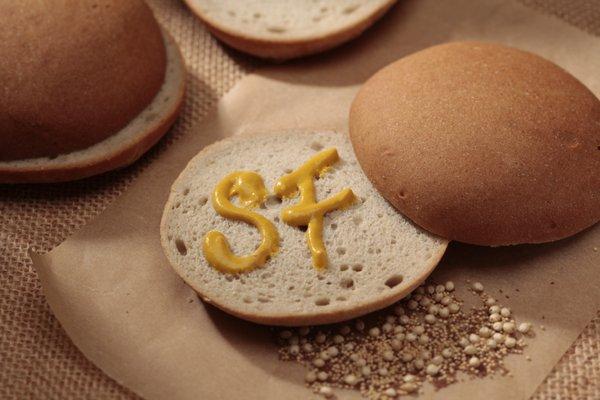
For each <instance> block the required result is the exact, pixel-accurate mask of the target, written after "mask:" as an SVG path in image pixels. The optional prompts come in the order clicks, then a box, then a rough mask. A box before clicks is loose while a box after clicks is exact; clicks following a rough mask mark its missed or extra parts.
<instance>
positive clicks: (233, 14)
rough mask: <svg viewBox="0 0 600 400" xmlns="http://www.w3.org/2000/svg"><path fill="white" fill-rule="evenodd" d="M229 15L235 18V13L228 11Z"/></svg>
mask: <svg viewBox="0 0 600 400" xmlns="http://www.w3.org/2000/svg"><path fill="white" fill-rule="evenodd" d="M227 14H229V16H230V17H235V11H233V10H229V11H227Z"/></svg>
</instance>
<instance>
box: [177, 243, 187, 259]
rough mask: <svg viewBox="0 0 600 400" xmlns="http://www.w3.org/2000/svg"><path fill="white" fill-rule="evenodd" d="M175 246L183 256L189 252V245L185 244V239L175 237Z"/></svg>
mask: <svg viewBox="0 0 600 400" xmlns="http://www.w3.org/2000/svg"><path fill="white" fill-rule="evenodd" d="M175 247H176V248H177V251H178V252H179V254H181V255H182V256H185V255H186V254H187V246H186V245H185V242H184V241H183V240H181V239H175Z"/></svg>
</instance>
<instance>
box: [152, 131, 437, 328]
mask: <svg viewBox="0 0 600 400" xmlns="http://www.w3.org/2000/svg"><path fill="white" fill-rule="evenodd" d="M287 134H297V132H293V133H287ZM268 135H272V134H266V135H265V134H253V135H244V136H242V137H240V136H234V137H229V138H226V139H223V140H220V141H218V142H215V143H213V144H211V145H209V146H206V147H204V148H203V149H202V150H201V151H200V152H199V153H198V154H197V155H196V156H195V157H194V158H192V159H191V160H190V161H189V162H188V164H187V165H186V167H185V168H184V170H185V169H187V168H188V167H189V166H190V165H192V164H194V163H195V160H196V159H197V158H203V157H206V156H207V155H210V154H213V153H218V152H221V151H224V150H225V149H227V148H229V147H231V146H232V145H233V144H235V143H238V142H247V141H249V140H250V139H251V138H252V137H264V136H268ZM272 136H279V135H272ZM183 182H184V177H183V174H182V175H180V176H179V177H178V178H177V179H176V180H175V182H174V183H173V185H172V188H171V191H170V194H169V198H168V200H167V202H166V204H165V207H164V212H163V215H162V218H161V223H160V233H161V235H160V236H161V245H162V247H163V251H164V253H165V255H166V256H167V259H169V261H170V264H171V267H172V268H173V269H174V270H175V272H177V274H178V275H180V276H181V277H182V279H184V280H185V281H186V283H187V284H188V285H190V286H191V287H192V289H194V291H196V292H197V293H198V295H199V296H200V298H201V299H202V300H203V301H204V302H206V303H208V304H211V305H213V306H215V307H217V308H219V309H221V310H222V311H225V312H227V313H228V314H231V315H234V316H236V317H238V318H241V319H244V320H247V321H251V322H255V323H259V324H265V325H277V326H308V325H321V324H330V323H336V322H341V321H346V320H349V319H352V318H356V317H359V316H362V315H365V314H368V313H370V312H373V311H376V310H380V309H382V308H385V307H387V306H390V305H392V304H394V303H395V302H397V301H399V300H400V299H402V298H404V297H405V296H407V295H408V294H409V293H410V292H412V291H413V290H414V289H416V288H417V287H418V286H419V285H420V284H421V283H423V282H424V281H425V280H426V279H427V277H428V276H429V275H430V274H431V273H432V272H433V270H434V269H435V267H436V266H437V264H438V263H439V262H440V260H441V259H442V257H443V255H444V253H445V251H446V249H447V246H448V242H443V243H442V244H441V245H439V246H438V247H437V249H436V251H435V252H434V253H433V254H432V256H431V257H430V258H429V260H428V261H429V262H428V263H427V264H424V265H423V266H422V268H421V271H420V272H421V273H420V275H419V276H417V277H415V278H413V280H412V281H411V283H410V285H408V286H405V287H395V288H391V289H389V290H387V291H386V293H385V294H379V293H378V294H374V295H373V297H372V298H371V299H370V301H365V302H362V303H360V304H356V305H354V306H353V307H351V308H346V309H344V310H341V311H340V310H339V309H338V310H331V311H319V312H314V313H310V312H306V311H305V312H303V313H302V314H298V313H289V312H287V313H286V312H279V313H275V312H261V313H256V312H249V311H246V310H243V309H240V308H233V307H231V306H230V305H229V304H228V303H226V302H224V301H219V300H218V299H214V298H210V297H209V296H207V295H205V294H204V291H203V290H202V288H201V287H200V286H198V285H196V284H195V281H194V280H190V279H187V278H186V276H187V274H186V271H185V269H184V267H183V266H182V265H180V264H178V263H176V262H173V260H171V259H170V258H169V254H170V251H171V244H170V242H169V239H168V236H169V234H168V228H167V224H168V214H169V211H170V210H171V209H173V206H174V205H175V203H176V202H177V197H176V196H177V191H176V188H177V187H179V186H180V184H181V183H183Z"/></svg>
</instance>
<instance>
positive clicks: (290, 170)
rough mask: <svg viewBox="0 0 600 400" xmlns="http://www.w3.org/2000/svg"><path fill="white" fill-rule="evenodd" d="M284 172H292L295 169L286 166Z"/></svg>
mask: <svg viewBox="0 0 600 400" xmlns="http://www.w3.org/2000/svg"><path fill="white" fill-rule="evenodd" d="M283 172H285V173H286V174H291V173H292V172H294V170H293V169H291V168H286V169H284V170H283Z"/></svg>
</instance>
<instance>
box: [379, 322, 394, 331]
mask: <svg viewBox="0 0 600 400" xmlns="http://www.w3.org/2000/svg"><path fill="white" fill-rule="evenodd" d="M392 329H393V326H392V324H390V323H387V322H386V323H385V324H383V326H382V327H381V330H382V331H384V332H386V333H387V332H391V331H392Z"/></svg>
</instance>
